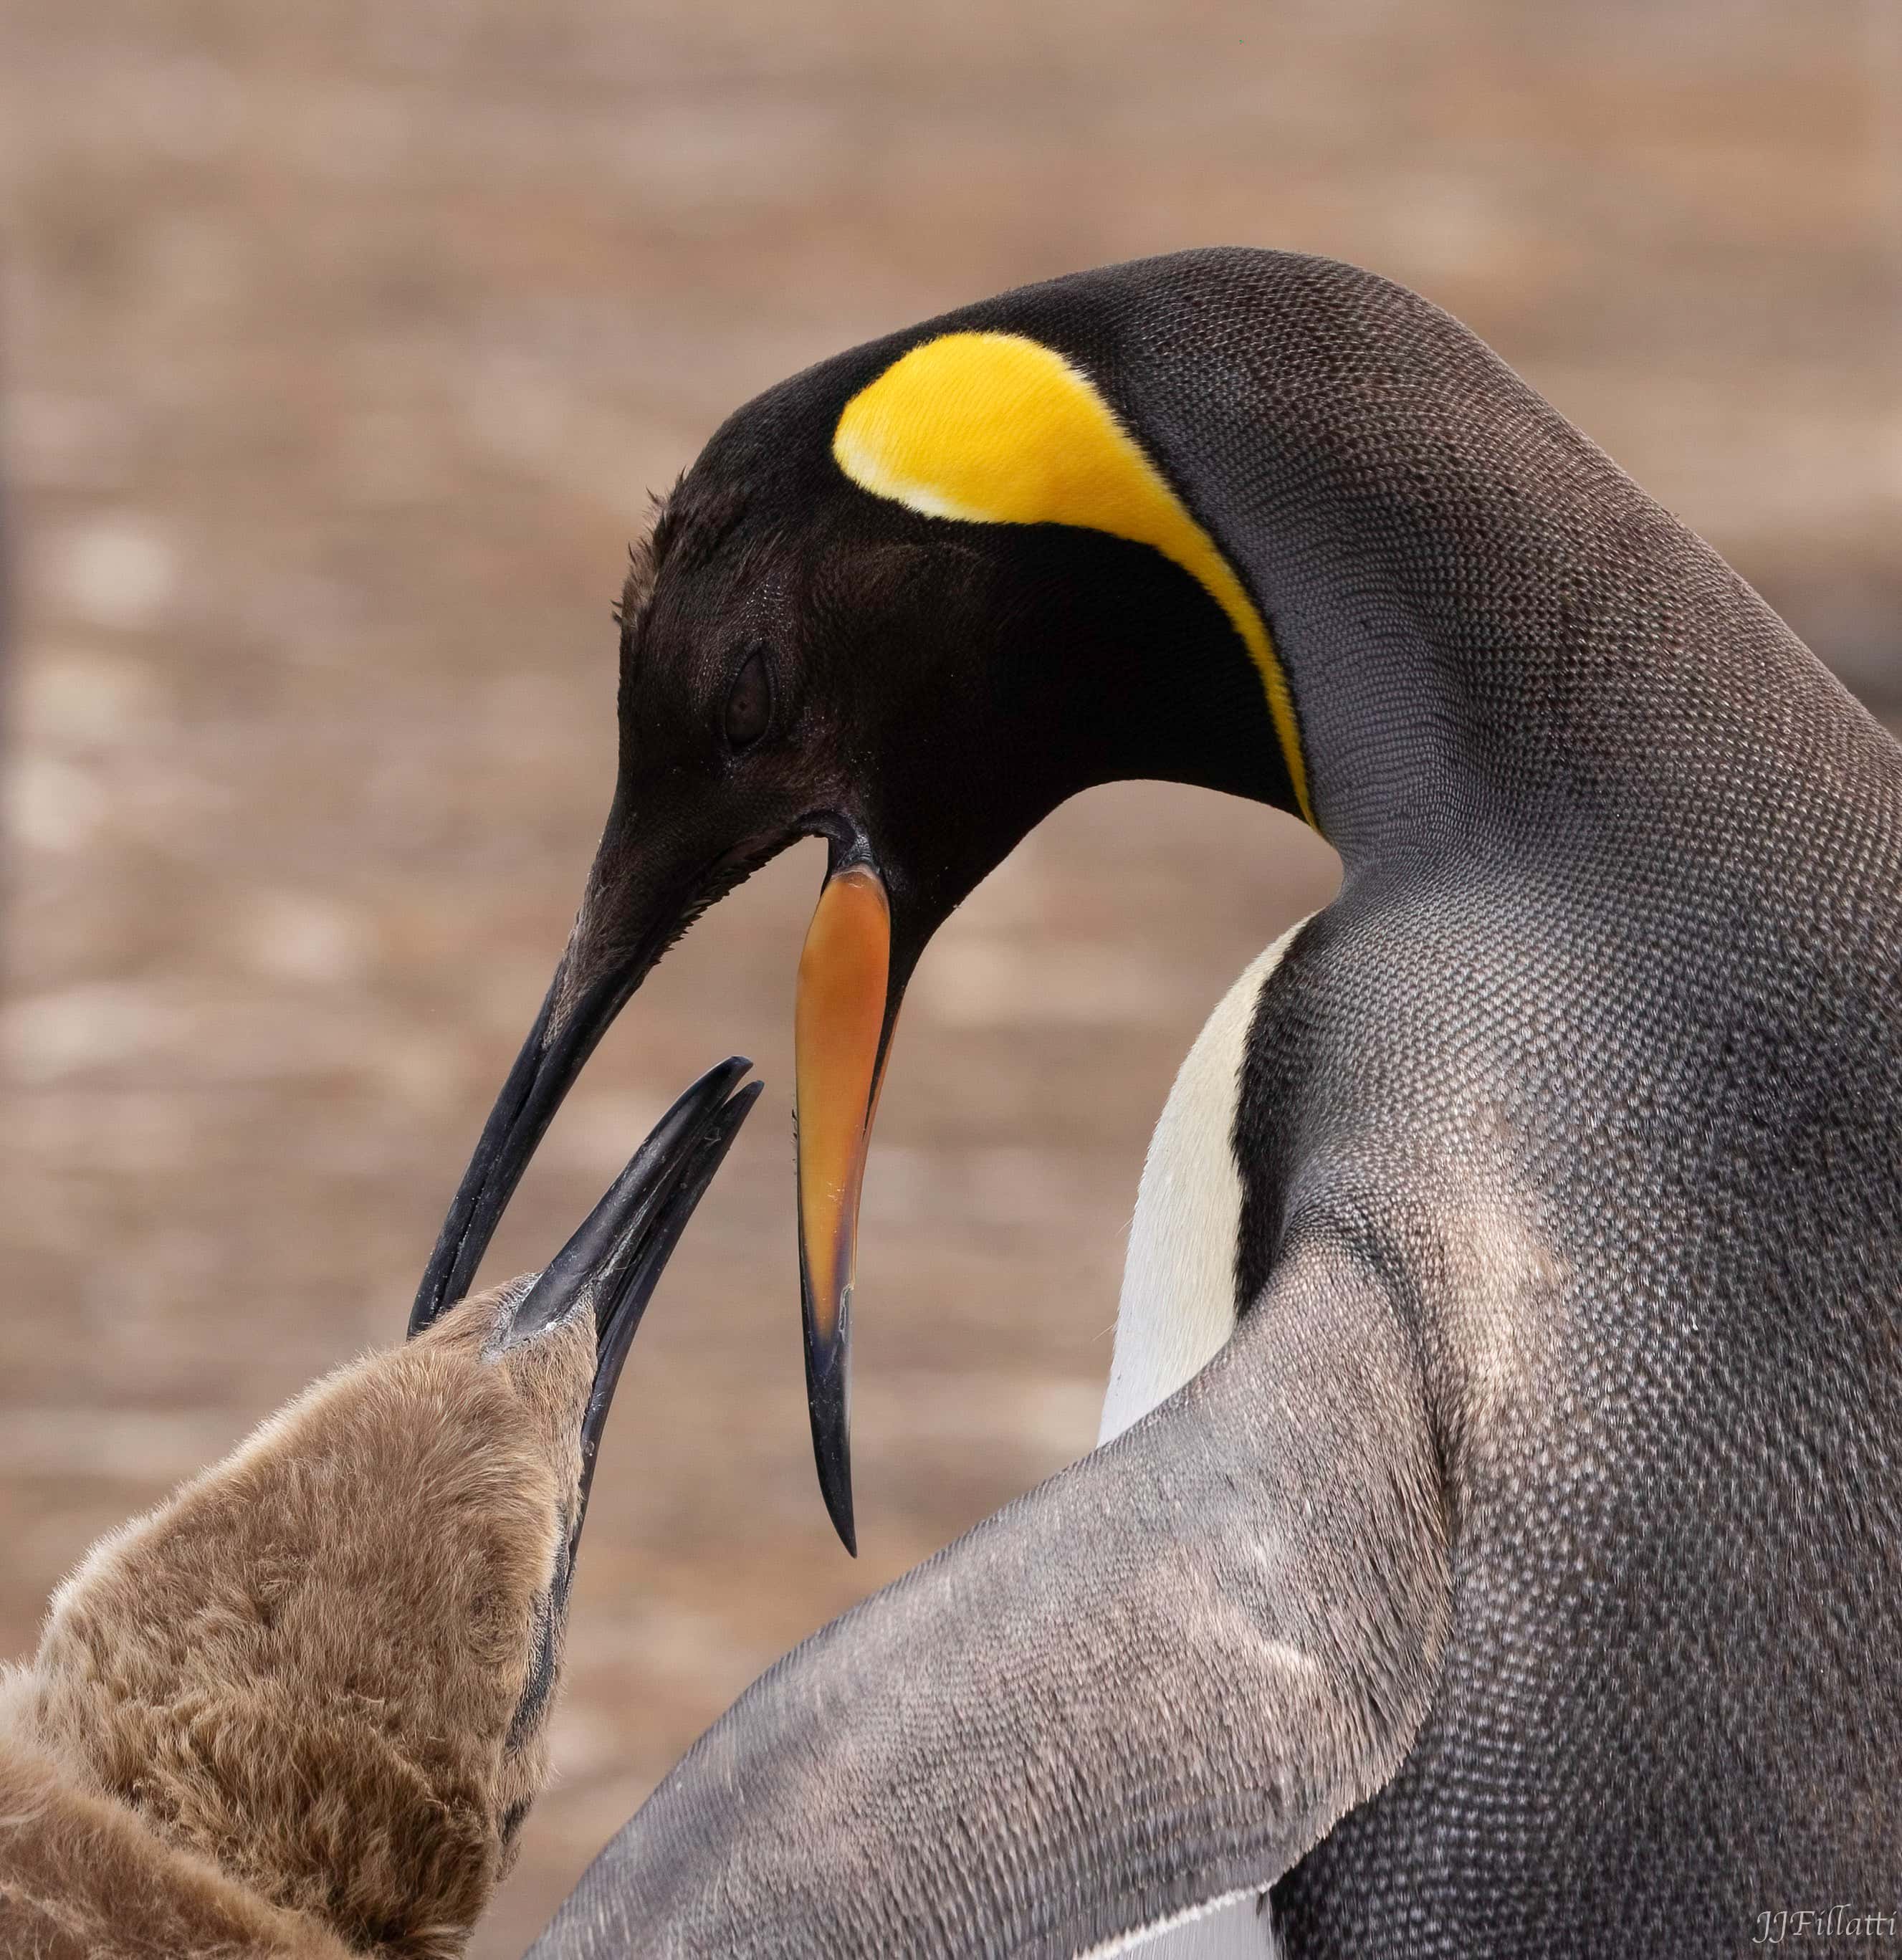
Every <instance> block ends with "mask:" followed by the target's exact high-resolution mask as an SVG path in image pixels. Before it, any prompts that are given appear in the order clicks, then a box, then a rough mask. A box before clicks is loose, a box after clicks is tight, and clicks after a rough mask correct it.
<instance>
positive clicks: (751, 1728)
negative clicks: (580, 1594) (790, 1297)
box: [531, 1234, 1451, 1960]
mask: <svg viewBox="0 0 1902 1960" xmlns="http://www.w3.org/2000/svg"><path fill="white" fill-rule="evenodd" d="M1436 1462H1437V1459H1436V1451H1435V1449H1434V1446H1433V1438H1432V1434H1431V1430H1430V1424H1429V1422H1428V1419H1427V1414H1426V1395H1425V1389H1424V1386H1423V1383H1422V1380H1421V1378H1420V1369H1419V1364H1418V1361H1417V1350H1416V1348H1415V1347H1414V1344H1413V1343H1412V1342H1411V1340H1410V1339H1409V1338H1408V1336H1407V1331H1406V1328H1405V1325H1404V1321H1403V1319H1402V1316H1401V1310H1400V1309H1398V1307H1397V1306H1396V1304H1395V1302H1394V1300H1392V1298H1391V1297H1390V1296H1389V1294H1388V1292H1387V1290H1385V1288H1384V1287H1382V1284H1380V1282H1379V1278H1378V1277H1377V1276H1376V1274H1374V1273H1373V1272H1372V1271H1371V1270H1369V1268H1368V1267H1367V1266H1366V1265H1365V1263H1364V1262H1362V1261H1360V1260H1359V1259H1358V1258H1357V1257H1356V1256H1355V1255H1354V1254H1353V1252H1352V1251H1351V1250H1350V1249H1348V1248H1347V1246H1345V1245H1344V1244H1343V1243H1341V1241H1340V1240H1338V1239H1336V1238H1334V1236H1332V1235H1331V1234H1328V1235H1321V1234H1313V1235H1309V1236H1306V1237H1305V1238H1304V1239H1301V1240H1299V1242H1297V1243H1296V1244H1295V1245H1293V1246H1291V1247H1290V1251H1289V1252H1288V1253H1287V1255H1285V1256H1284V1258H1283V1262H1282V1263H1281V1265H1280V1267H1279V1268H1277V1272H1276V1274H1275V1276H1274V1278H1272V1279H1271V1281H1270V1283H1269V1284H1268V1286H1267V1287H1266V1288H1264V1291H1263V1293H1262V1294H1261V1297H1260V1298H1259V1300H1258V1302H1257V1303H1256V1305H1255V1307H1254V1308H1253V1309H1252V1311H1251V1312H1250V1313H1249V1314H1248V1316H1246V1317H1245V1319H1243V1321H1242V1323H1241V1325H1239V1328H1238V1329H1237V1332H1236V1335H1235V1336H1234V1338H1233V1339H1232V1341H1230V1342H1229V1345H1228V1346H1227V1348H1225V1349H1224V1350H1223V1352H1222V1353H1221V1354H1220V1355H1218V1356H1217V1357H1216V1359H1215V1360H1213V1361H1212V1362H1211V1363H1210V1364H1209V1366H1208V1367H1207V1369H1205V1370H1204V1371H1203V1373H1201V1375H1199V1376H1197V1377H1196V1379H1194V1381H1192V1382H1191V1383H1189V1384H1188V1386H1186V1387H1185V1388H1184V1389H1182V1390H1181V1391H1180V1392H1178V1394H1176V1395H1174V1396H1172V1398H1170V1399H1169V1401H1168V1402H1166V1403H1164V1404H1163V1405H1162V1406H1161V1407H1160V1408H1158V1409H1157V1410H1156V1411H1154V1413H1153V1414H1151V1415H1150V1416H1149V1417H1147V1418H1145V1419H1144V1420H1143V1421H1141V1422H1139V1423H1138V1424H1136V1425H1135V1426H1134V1427H1133V1428H1131V1429H1130V1430H1128V1431H1127V1432H1125V1433H1124V1434H1123V1435H1122V1436H1121V1437H1118V1438H1117V1439H1116V1440H1115V1441H1114V1442H1112V1443H1108V1444H1107V1445H1105V1446H1104V1447H1103V1448H1102V1449H1099V1450H1098V1451H1097V1452H1096V1453H1095V1454H1093V1456H1089V1457H1086V1459H1083V1462H1080V1463H1078V1464H1076V1465H1073V1466H1072V1467H1071V1468H1070V1469H1068V1470H1066V1471H1064V1472H1061V1474H1060V1475H1058V1476H1056V1477H1054V1478H1052V1479H1051V1481H1049V1482H1048V1483H1047V1484H1044V1485H1043V1486H1042V1488H1040V1489H1038V1490H1037V1491H1033V1492H1032V1493H1031V1494H1029V1496H1028V1497H1025V1498H1023V1499H1021V1500H1019V1501H1018V1502H1017V1503H1014V1504H1013V1505H1010V1506H1009V1507H1007V1508H1006V1509H1005V1510H1002V1511H1000V1512H999V1513H997V1515H996V1516H994V1517H992V1518H990V1519H987V1520H986V1521H985V1522H984V1523H982V1524H981V1525H979V1526H978V1527H977V1528H976V1529H975V1530H974V1531H972V1532H970V1533H968V1535H966V1536H965V1537H964V1538H962V1539H960V1540H959V1541H958V1542H957V1543H956V1544H955V1545H952V1546H951V1547H950V1548H948V1549H947V1550H946V1551H944V1552H943V1553H941V1554H939V1555H938V1556H937V1558H934V1559H931V1560H930V1561H927V1563H926V1564H924V1565H922V1566H921V1567H918V1569H917V1570H915V1571H914V1572H912V1573H908V1575H907V1576H906V1577H904V1578H903V1579H901V1580H899V1581H897V1582H896V1583H895V1584H893V1585H892V1586H888V1587H886V1589H884V1590H883V1592H881V1593H878V1594H876V1595H875V1596H873V1598H872V1599H869V1600H867V1601H866V1602H864V1604H863V1605H860V1606H859V1607H857V1608H855V1609H854V1611H852V1612H850V1613H848V1614H846V1615H844V1617H843V1618H840V1619H838V1620H837V1621H834V1622H833V1624H832V1625H830V1626H829V1627H827V1628H824V1629H823V1630H822V1631H820V1632H819V1634H816V1635H815V1636H814V1637H813V1638H812V1639H811V1640H808V1641H807V1642H806V1643H804V1645H803V1646H802V1647H799V1648H798V1649H797V1650H794V1653H791V1654H790V1655H789V1656H787V1658H786V1659H784V1660H783V1661H781V1663H779V1664H778V1666H776V1667H774V1669H771V1671H770V1672H768V1674H766V1675H765V1676H763V1677H762V1678H761V1679H760V1680H759V1682H756V1683H755V1685H753V1686H752V1688H750V1689H749V1690H748V1691H747V1692H746V1694H744V1695H743V1696H742V1697H741V1698H740V1699H739V1701H738V1702H737V1703H736V1704H735V1705H734V1706H733V1708H732V1709H731V1710H730V1711H729V1712H728V1713H727V1715H726V1716H725V1717H723V1718H722V1720H720V1722H718V1723H716V1724H715V1725H714V1727H713V1728H712V1729H711V1730H710V1731H709V1732H708V1733H707V1735H706V1736H704V1737H703V1738H702V1739H701V1741H700V1742H698V1744H697V1745H695V1748H693V1749H692V1751H691V1752H689V1755H687V1756H686V1758H685V1759H684V1760H683V1761H682V1763H681V1764H679V1767H678V1768H676V1769H675V1771H673V1774H671V1775H670V1777H668V1778H667V1780H666V1781H665V1782H664V1783H662V1785H661V1786H660V1788H659V1790H657V1791H656V1793H654V1796H652V1797H651V1798H650V1799H649V1801H648V1802H647V1804H646V1805H645V1806H644V1807H643V1808H642V1809H641V1810H640V1811H639V1812H638V1813H637V1814H636V1815H635V1817H634V1818H633V1819H632V1820H631V1822H629V1823H628V1825H625V1827H624V1828H623V1829H622V1831H621V1832H620V1834H619V1836H617V1837H616V1838H615V1839H614V1840H613V1841H612V1843H611V1844H609V1846H608V1847H607V1848H606V1850H604V1851H603V1853H601V1855H600V1857H599V1858H598V1859H597V1860H596V1861H595V1863H594V1864H593V1866H591V1867H590V1869H589V1870H588V1871H587V1873H585V1874H584V1876H583V1878H582V1880H581V1882H580V1885H578V1886H577V1888H576V1890H575V1892H574V1894H573V1895H572V1896H571V1898H569V1900H568V1902H567V1903H566V1904H565V1905H564V1906H563V1908H561V1911H559V1912H558V1914H557V1915H556V1917H555V1920H554V1922H553V1923H552V1925H551V1926H550V1927H549V1930H548V1931H547V1932H546V1933H545V1934H544V1935H543V1936H542V1939H541V1940H540V1941H539V1943H537V1944H536V1946H535V1947H534V1948H533V1949H531V1952H532V1954H533V1955H539V1956H541V1960H579V1956H583V1955H588V1956H606V1955H629V1954H650V1953H651V1954H666V1955H676V1956H685V1955H722V1956H734V1960H737V1956H742V1955H766V1954H769V1953H770V1954H774V1955H780V1954H787V1953H794V1952H797V1953H807V1952H810V1953H824V1954H826V1955H833V1956H841V1960H843V1956H847V1955H865V1956H868V1960H870V1956H888V1955H892V1954H896V1953H902V1954H905V1955H908V1956H911V1960H927V1956H945V1957H946V1960H949V1956H952V1955H1017V1954H1037V1955H1071V1954H1076V1953H1080V1952H1089V1951H1092V1950H1093V1949H1097V1948H1099V1947H1103V1948H1108V1949H1120V1947H1121V1943H1122V1942H1123V1941H1124V1939H1127V1938H1128V1936H1130V1935H1131V1934H1134V1933H1138V1932H1140V1930H1142V1929H1143V1928H1146V1927H1156V1926H1158V1925H1159V1924H1161V1923H1164V1922H1166V1921H1168V1920H1170V1919H1172V1918H1174V1917H1179V1916H1181V1915H1183V1914H1187V1913H1190V1912H1192V1911H1194V1910H1195V1909H1196V1908H1199V1907H1202V1906H1205V1905H1207V1904H1210V1903H1211V1902H1213V1901H1217V1900H1220V1899H1223V1898H1232V1897H1235V1896H1236V1895H1242V1894H1245V1893H1248V1892H1257V1891H1259V1890H1260V1889H1261V1888H1264V1887H1265V1886H1267V1885H1270V1884H1271V1883H1272V1882H1274V1880H1275V1879H1277V1878H1278V1877H1279V1876H1280V1874H1281V1873H1283V1872H1284V1871H1286V1870H1287V1869H1288V1868H1289V1867H1290V1866H1291V1865H1292V1864H1293V1863H1294V1862H1295V1861H1296V1860H1297V1859H1298V1858H1299V1857H1301V1856H1302V1854H1303V1853H1305V1852H1306V1851H1307V1850H1309V1848H1310V1847H1312V1845H1313V1844H1315V1843H1316V1842H1317V1841H1318V1840H1319V1839H1320V1838H1322V1836H1323V1835H1324V1834H1325V1833H1326V1832H1327V1831H1328V1829H1329V1828H1331V1826H1332V1825H1333V1824H1334V1822H1335V1821H1336V1820H1337V1818H1339V1817H1340V1816H1341V1815H1342V1814H1343V1813H1344V1812H1345V1811H1347V1809H1350V1807H1351V1806H1353V1805H1355V1804H1357V1803H1360V1802H1362V1801H1363V1800H1365V1799H1366V1798H1367V1797H1368V1796H1371V1795H1372V1793H1374V1792H1376V1790H1379V1788H1381V1787H1382V1785H1383V1784H1385V1783H1386V1782H1387V1781H1388V1779H1389V1778H1390V1777H1392V1775H1393V1774H1394V1772H1395V1771H1396V1769H1398V1767H1399V1765H1400V1764H1401V1761H1403V1760H1404V1757H1405V1755H1406V1753H1407V1750H1408V1748H1410V1746H1411V1743H1412V1740H1413V1738H1414V1735H1415V1733H1416V1732H1417V1729H1418V1727H1419V1726H1420V1722H1421V1720H1423V1717H1424V1715H1425V1713H1426V1709H1427V1706H1428V1703H1429V1700H1430V1695H1431V1693H1432V1689H1433V1682H1434V1681H1435V1679H1436V1677H1437V1674H1438V1670H1439V1662H1440V1657H1441V1654H1442V1651H1443V1649H1444V1647H1445V1644H1446V1638H1447V1634H1448V1629H1449V1621H1450V1612H1451V1604H1450V1602H1451V1588H1450V1581H1449V1554H1448V1547H1447V1543H1446V1523H1445V1519H1446V1507H1445V1505H1444V1504H1443V1503H1442V1494H1441V1490H1440V1485H1439V1474H1438V1472H1437V1468H1436Z"/></svg>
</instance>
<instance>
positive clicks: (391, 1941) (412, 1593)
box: [0, 1289, 594, 1960]
mask: <svg viewBox="0 0 1902 1960" xmlns="http://www.w3.org/2000/svg"><path fill="white" fill-rule="evenodd" d="M510 1291H511V1290H507V1289H505V1290H504V1291H503V1292H502V1293H491V1294H488V1295H485V1296H484V1297H482V1298H480V1299H478V1300H470V1301H468V1302H466V1303H464V1304H463V1306H460V1307H459V1308H457V1309H456V1310H455V1311H454V1312H453V1313H450V1314H449V1315H447V1316H445V1317H444V1319H443V1320H442V1321H441V1322H438V1323H437V1325H436V1326H435V1327H434V1328H432V1329H431V1331H430V1332H428V1333H427V1334H425V1335H423V1336H421V1337H420V1338H418V1339H417V1340H416V1341H413V1342H412V1343H410V1344H409V1345H407V1346H406V1347H404V1348H398V1349H396V1350H394V1351H392V1352H390V1353H388V1354H380V1355H375V1356H372V1357H369V1358H367V1359H366V1360H361V1361H358V1362H357V1363H353V1364H352V1365H351V1366H350V1367H346V1368H344V1369H342V1370H339V1372H338V1373H336V1374H334V1375H332V1376H329V1377H327V1378H326V1379H324V1380H323V1381H321V1382H320V1383H317V1384H316V1386H315V1387H313V1388H312V1389H309V1390H307V1392H305V1393H304V1395H302V1396H301V1397H300V1398H298V1399H297V1401H295V1402H292V1403H291V1404H290V1405H288V1407H287V1408H285V1409H283V1410H281V1411H279V1412H278V1414H276V1415H275V1416H274V1417H272V1418H271V1419H270V1420H269V1421H268V1422H266V1424H263V1426H262V1427H261V1428H259V1430H256V1432H255V1433H253V1435H252V1436H251V1437H249V1438H248V1439H247V1440H246V1441H245V1442H244V1443H242V1444H241V1445H240V1446H239V1447H238V1449H237V1450H235V1451H234V1453H232V1455H231V1456H229V1457H227V1459H225V1460H224V1462H221V1463H220V1464H218V1465H216V1466H215V1468H212V1469H211V1470H208V1471H207V1472H204V1473H202V1475H199V1476H198V1477H197V1478H194V1479H193V1480H192V1481H190V1482H189V1483H188V1484H185V1485H184V1486H183V1488H181V1489H180V1491H178V1492H177V1494H175V1495H174V1496H173V1497H171V1498H170V1500H168V1501H167V1503H164V1504H163V1505H161V1506H160V1507H158V1509H157V1510H154V1511H152V1512H150V1513H147V1514H146V1515H145V1516H143V1517H142V1518H138V1519H135V1520H133V1521H132V1523H130V1524H129V1525H126V1526H123V1527H122V1528H121V1529H119V1531H117V1532H113V1533H112V1534H110V1535H108V1536H107V1538H103V1539H102V1540H101V1541H100V1543H99V1544H98V1545H96V1546H95V1547H94V1548H93V1550H92V1551H91V1553H90V1554H88V1555H87V1558H86V1559H85V1561H84V1562H83V1564H81V1566H80V1567H79V1568H78V1570H77V1571H76V1572H75V1573H74V1574H73V1576H72V1578H70V1579H69V1580H68V1581H67V1582H66V1583H65V1585H64V1586H62V1587H61V1589H60V1590H59V1593H56V1595H55V1596H54V1599H53V1602H52V1608H51V1609H50V1611H49V1614H48V1616H47V1620H46V1627H45V1630H44V1632H43V1637H42V1639H41V1641H40V1650H39V1652H38V1654H37V1656H36V1657H35V1659H34V1660H33V1663H32V1664H31V1666H30V1667H29V1668H27V1669H10V1670H8V1671H7V1673H6V1675H5V1678H4V1679H0V1952H5V1953H6V1954H9V1955H11V1954H12V1953H14V1952H23V1953H40V1952H45V1953H46V1954H49V1955H51V1954H54V1953H62V1954H63V1953H65V1952H73V1953H75V1954H77V1953H81V1952H85V1953H95V1952H97V1953H105V1954H110V1955H117V1954H120V1953H124V1954H128V1955H130V1954H135V1953H136V1954H148V1953H150V1954H158V1953H161V1952H162V1953H165V1954H168V1955H211V1954H214V1953H215V1954H220V1955H225V1954H231V1955H237V1954H252V1953H257V1954H278V1953H282V1954H285V1955H298V1956H302V1955H306V1954H309V1955H331V1954H334V1953H337V1952H345V1951H348V1952H358V1953H374V1954H377V1955H389V1956H392V1960H412V1956H413V1960H441V1956H447V1955H454V1954H456V1953H459V1952H460V1951H461V1949H462V1947H463V1944H464V1943H465V1941H466V1938H467V1936H468V1933H469V1929H470V1927H472V1925H473V1924H474V1923H475V1919H476V1917H477V1916H478V1915H479V1914H480V1912H481V1911H482V1908H483V1907H484V1905H485V1904H486V1903H487V1901H488V1897H489V1895H490V1893H491V1892H492V1890H493V1889H494V1887H495V1882H496V1881H497V1879H498V1878H499V1877H500V1876H501V1873H502V1871H503V1869H504V1867H505V1865H506V1863H507V1859H508V1857H509V1855H510V1850H511V1849H512V1846H513V1842H514V1828H515V1826H516V1825H517V1824H519V1822H520V1817H521V1815H522V1814H523V1812H525V1811H526V1808H527V1805H528V1803H529V1802H530V1799H532V1798H533V1796H534V1795H535V1793H536V1791H537V1790H539V1788H540V1787H541V1784H542V1781H543V1780H544V1777H545V1773H546V1747H545V1739H544V1736H543V1719H542V1718H544V1717H545V1707H541V1708H538V1709H537V1710H536V1711H535V1713H536V1719H535V1720H530V1721H527V1722H523V1723H517V1722H515V1721H514V1717H516V1714H517V1709H518V1707H520V1704H521V1703H522V1701H523V1691H524V1687H525V1685H526V1682H527V1681H528V1678H529V1675H530V1667H531V1664H532V1663H533V1658H534V1655H535V1650H536V1645H537V1643H538V1641H539V1640H540V1639H541V1638H542V1631H543V1627H544V1623H545V1620H546V1618H547V1617H548V1614H549V1593H550V1587H551V1581H552V1575H553V1573H554V1570H555V1564H556V1561H557V1557H558V1552H559V1551H560V1550H561V1547H562V1546H563V1545H565V1542H566V1540H567V1537H568V1530H569V1526H570V1523H571V1519H572V1517H573V1515H574V1504H575V1494H576V1489H577V1481H578V1477H579V1472H580V1416H581V1411H582V1409H583V1408H584V1405H585V1403H586V1400H587V1393H588V1389H589V1386H590V1382H591V1379H592V1377H593V1360H594V1337H593V1327H592V1325H566V1326H563V1327H560V1328H555V1329H554V1330H552V1331H551V1332H549V1334H547V1335H543V1336H542V1337H541V1338H539V1339H536V1340H535V1341H531V1342H529V1343H528V1344H526V1345H524V1346H523V1347H522V1348H518V1349H515V1350H513V1351H510V1353H509V1354H507V1355H505V1356H504V1357H501V1359H500V1360H494V1361H491V1360H485V1359H484V1358H483V1354H482V1349H483V1345H484V1343H485V1341H486V1340H487V1338H488V1335H489V1334H490V1332H491V1330H492V1328H493V1326H494V1324H495V1318H496V1314H497V1311H498V1306H499V1304H500V1303H501V1300H504V1298H506V1297H509V1294H510ZM559 1617H560V1616H559V1615H556V1618H557V1619H558V1618H559ZM557 1658H558V1656H557ZM512 1724H513V1726H514V1727H515V1729H517V1730H518V1731H519V1730H523V1729H526V1731H527V1733H516V1734H514V1735H511V1733H510V1730H511V1725H512ZM108 1928H109V1929H110V1933H107V1932H106V1931H105V1930H103V1929H108ZM339 1942H340V1943H341V1945H339Z"/></svg>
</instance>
